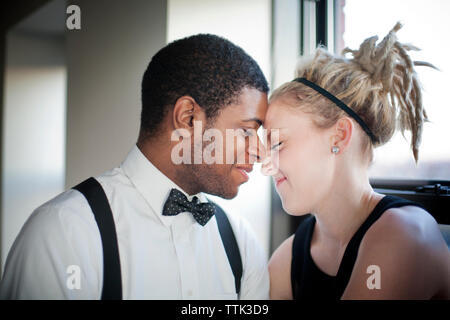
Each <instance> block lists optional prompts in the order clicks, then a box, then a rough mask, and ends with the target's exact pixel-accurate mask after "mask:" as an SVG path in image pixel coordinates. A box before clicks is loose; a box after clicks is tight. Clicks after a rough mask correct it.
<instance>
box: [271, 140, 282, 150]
mask: <svg viewBox="0 0 450 320" xmlns="http://www.w3.org/2000/svg"><path fill="white" fill-rule="evenodd" d="M282 143H283V141H281V142H279V143H277V144H275V145H273V146H272V147H270V150H272V151H276V150H279V149H280V146H281V144H282Z"/></svg>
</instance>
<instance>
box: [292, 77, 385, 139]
mask: <svg viewBox="0 0 450 320" xmlns="http://www.w3.org/2000/svg"><path fill="white" fill-rule="evenodd" d="M293 81H297V82H300V83H303V84H304V85H306V86H308V87H310V88H312V89H314V90H316V91H317V92H318V93H320V94H321V95H323V96H324V97H326V98H328V99H329V100H331V101H332V102H333V103H334V104H335V105H337V106H338V107H339V108H341V109H342V110H344V111H345V112H346V113H347V114H348V115H349V116H350V117H352V118H353V119H355V120H356V122H358V123H359V125H360V126H361V128H362V129H363V130H364V132H365V133H367V135H368V136H369V137H370V140H372V142H373V143H376V142H377V141H378V139H377V138H376V137H375V135H374V134H373V133H372V131H371V130H370V129H369V127H368V126H367V125H366V123H365V122H364V121H363V119H361V118H360V117H359V116H358V115H357V114H356V112H355V111H353V110H352V109H350V108H349V107H348V106H347V105H346V104H345V103H343V102H342V101H341V100H339V99H338V98H336V97H335V96H334V95H332V94H331V93H329V92H328V91H327V90H325V89H324V88H322V87H319V86H318V85H317V84H315V83H313V82H311V81H309V80H306V79H305V78H296V79H294V80H293Z"/></svg>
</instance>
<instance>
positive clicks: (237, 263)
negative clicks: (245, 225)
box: [208, 200, 242, 294]
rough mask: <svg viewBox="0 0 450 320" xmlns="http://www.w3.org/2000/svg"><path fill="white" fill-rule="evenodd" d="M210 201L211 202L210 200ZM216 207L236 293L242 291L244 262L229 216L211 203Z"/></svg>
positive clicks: (218, 223) (218, 224)
mask: <svg viewBox="0 0 450 320" xmlns="http://www.w3.org/2000/svg"><path fill="white" fill-rule="evenodd" d="M208 201H209V200H208ZM210 202H211V203H212V204H214V206H215V207H216V212H215V216H216V220H217V226H218V227H219V233H220V237H221V238H222V243H223V246H224V247H225V252H226V253H227V257H228V262H229V263H230V266H231V270H232V271H233V275H234V284H235V286H236V293H237V294H239V292H240V291H241V278H242V260H241V254H240V253H239V247H238V245H237V242H236V238H235V237H234V233H233V229H232V228H231V225H230V221H228V218H227V215H226V214H225V212H224V211H223V210H222V208H221V207H219V206H218V205H217V204H215V203H214V202H212V201H210Z"/></svg>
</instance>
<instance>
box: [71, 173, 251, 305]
mask: <svg viewBox="0 0 450 320" xmlns="http://www.w3.org/2000/svg"><path fill="white" fill-rule="evenodd" d="M73 189H75V190H78V191H79V192H81V193H82V194H83V195H84V197H85V198H86V199H87V201H88V203H89V206H90V207H91V209H92V212H93V213H94V216H95V221H96V222H97V225H98V229H99V231H100V236H101V239H102V246H103V289H102V300H121V299H122V275H121V271H120V255H119V248H118V244H117V235H116V228H115V224H114V219H113V215H112V212H111V208H110V206H109V202H108V198H107V197H106V195H105V192H104V190H103V188H102V186H101V185H100V183H98V181H97V180H95V179H94V178H89V179H87V180H85V181H83V182H82V183H80V184H79V185H77V186H75V187H73ZM208 201H209V200H208ZM210 202H211V203H212V204H214V206H215V207H216V212H215V216H216V220H217V225H218V228H219V233H220V237H221V238H222V242H223V246H224V248H225V252H226V253H227V257H228V261H229V263H230V266H231V270H232V271H233V275H234V280H235V286H236V293H237V294H239V292H240V289H241V278H242V260H241V255H240V252H239V247H238V245H237V242H236V238H235V236H234V233H233V229H232V228H231V225H230V222H229V220H228V218H227V216H226V214H225V212H224V211H223V210H222V208H220V207H219V206H218V205H217V204H215V203H214V202H212V201H210Z"/></svg>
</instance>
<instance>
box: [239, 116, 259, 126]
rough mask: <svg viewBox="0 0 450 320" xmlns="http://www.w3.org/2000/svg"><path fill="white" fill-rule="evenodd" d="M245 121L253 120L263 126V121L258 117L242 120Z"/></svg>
mask: <svg viewBox="0 0 450 320" xmlns="http://www.w3.org/2000/svg"><path fill="white" fill-rule="evenodd" d="M242 121H243V122H251V121H255V122H256V123H257V124H258V125H260V126H262V125H263V121H262V120H261V119H258V118H251V119H247V120H242Z"/></svg>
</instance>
